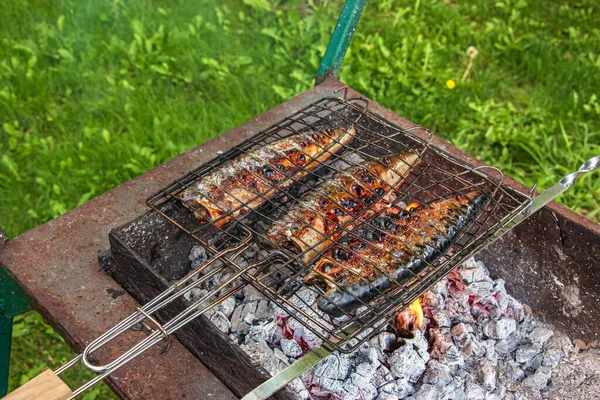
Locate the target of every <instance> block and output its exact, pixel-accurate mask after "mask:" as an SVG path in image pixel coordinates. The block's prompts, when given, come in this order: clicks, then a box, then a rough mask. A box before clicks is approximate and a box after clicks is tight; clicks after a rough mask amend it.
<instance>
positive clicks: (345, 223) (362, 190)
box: [267, 153, 420, 263]
mask: <svg viewBox="0 0 600 400" xmlns="http://www.w3.org/2000/svg"><path fill="white" fill-rule="evenodd" d="M419 162H420V160H419V156H418V155H417V154H412V153H404V154H398V155H390V156H385V157H379V158H377V159H374V160H370V161H365V162H363V163H361V164H359V165H354V166H351V167H349V168H347V169H346V170H344V171H341V172H339V173H337V174H336V175H334V176H333V177H332V178H331V179H329V180H327V181H324V182H323V183H321V184H320V185H319V186H317V187H316V188H314V190H313V191H312V192H310V194H309V195H308V196H306V197H305V198H304V199H303V200H302V201H300V202H299V203H298V204H296V205H295V206H294V207H292V208H291V209H290V210H289V211H288V212H287V213H286V214H285V215H284V216H283V217H282V218H280V219H279V220H277V221H275V222H274V223H273V224H272V225H271V227H270V228H269V230H268V231H267V235H268V236H269V238H270V239H271V241H273V243H275V244H276V245H278V246H281V247H286V248H288V249H290V250H292V251H294V252H296V253H297V254H302V261H303V262H304V263H310V261H312V260H313V259H314V258H315V257H317V256H318V254H320V252H322V251H323V250H325V249H326V248H327V247H329V246H330V245H331V244H332V240H335V239H336V238H338V237H339V236H341V234H342V233H343V231H344V230H349V229H351V228H352V223H353V222H355V221H353V219H354V218H355V217H357V216H358V215H359V214H360V213H361V212H362V211H364V209H365V208H369V210H368V212H365V213H363V214H362V215H361V218H364V217H365V216H368V215H369V214H372V213H373V212H377V211H379V210H381V209H382V208H384V207H386V206H389V205H390V202H391V201H393V198H392V197H393V196H394V193H393V191H392V190H391V189H392V187H393V186H394V185H395V187H397V186H399V185H400V184H402V182H403V180H404V178H405V176H406V174H407V173H408V172H409V171H410V170H411V169H412V168H414V167H415V166H416V165H417V164H418V163H419ZM340 227H343V229H341V228H340Z"/></svg>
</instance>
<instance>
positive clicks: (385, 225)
mask: <svg viewBox="0 0 600 400" xmlns="http://www.w3.org/2000/svg"><path fill="white" fill-rule="evenodd" d="M486 200H487V196H486V195H485V194H483V193H481V192H478V191H475V192H471V193H468V194H465V195H460V196H456V197H453V198H450V199H446V200H438V201H434V202H431V203H430V204H429V205H428V206H427V207H423V206H420V207H417V208H416V209H413V210H411V211H407V210H406V209H404V210H401V209H398V208H397V207H391V208H389V209H387V210H385V211H384V212H383V213H382V214H381V215H380V216H378V217H377V218H372V219H371V220H370V221H363V222H361V223H360V224H359V225H358V226H357V227H356V228H355V229H354V230H353V231H352V232H351V233H349V234H347V235H345V236H343V237H342V238H340V239H339V240H338V241H337V243H336V244H335V245H334V246H333V247H331V248H330V249H329V250H327V252H326V253H325V254H324V255H323V256H322V257H320V258H319V259H318V260H317V261H316V262H315V263H314V265H313V268H312V270H311V272H310V273H308V274H307V275H306V276H305V277H304V280H303V282H304V283H305V284H312V285H315V286H318V287H320V288H321V289H323V292H324V294H323V295H322V296H320V298H319V301H318V307H319V309H321V311H323V312H325V313H327V314H329V315H332V316H334V317H339V316H342V315H344V314H345V313H348V312H351V311H353V310H356V309H357V308H359V307H361V306H362V305H364V304H367V303H368V302H369V301H370V300H372V299H373V298H376V297H378V296H380V295H382V294H384V293H386V292H387V291H388V290H390V289H391V288H393V287H396V286H398V285H404V284H406V283H408V282H410V281H411V280H412V279H414V278H415V277H416V276H417V275H418V274H419V273H420V272H422V271H423V270H424V269H425V268H426V267H427V265H428V263H430V262H432V261H434V260H436V259H437V258H438V257H439V256H441V255H443V254H445V253H446V252H447V251H448V250H449V248H450V246H451V245H452V243H453V242H454V240H456V239H457V238H458V235H459V233H460V232H462V231H463V230H464V229H466V228H468V226H470V225H471V223H472V222H473V221H474V220H475V219H476V218H477V215H478V214H479V212H480V211H481V210H482V209H483V207H484V205H485V203H486Z"/></svg>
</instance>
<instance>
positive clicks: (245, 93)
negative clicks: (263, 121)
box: [0, 0, 600, 398]
mask: <svg viewBox="0 0 600 400" xmlns="http://www.w3.org/2000/svg"><path fill="white" fill-rule="evenodd" d="M340 5H341V1H322V2H321V1H313V0H304V1H299V0H296V1H293V0H291V1H283V0H281V1H277V2H276V1H271V0H244V1H243V2H242V1H217V0H200V1H173V0H171V1H163V2H156V1H148V0H129V1H122V0H113V1H95V2H84V1H73V0H55V1H42V0H32V1H28V2H24V1H16V0H3V1H2V2H1V3H0V7H1V9H2V10H3V17H4V18H3V23H2V24H0V124H2V129H1V130H0V224H2V225H3V226H4V227H5V228H6V230H7V232H8V234H9V235H10V236H16V235H18V234H20V233H21V232H24V231H26V230H28V229H31V228H33V227H35V226H37V225H40V224H41V223H43V222H45V221H48V220H49V219H51V218H53V217H56V216H57V215H60V214H62V213H64V212H66V211H67V210H69V209H71V208H73V207H75V206H77V205H79V204H82V203H84V202H85V201H87V200H89V199H90V198H92V197H94V196H97V195H99V194H101V193H103V192H105V191H107V190H109V189H110V188H112V187H114V186H116V185H118V184H119V183H121V182H124V181H127V180H129V179H131V178H133V177H135V176H137V175H139V174H141V173H143V172H144V171H146V170H148V169H150V168H152V167H153V166H155V165H157V164H159V163H161V162H164V161H166V160H168V159H170V158H172V157H174V156H175V155H177V154H180V153H182V152H184V151H185V150H187V149H189V148H191V147H193V146H196V145H198V144H200V143H202V142H203V141H205V140H207V139H210V138H212V137H214V136H216V135H218V134H220V133H222V132H224V131H226V130H228V129H230V128H232V127H234V126H236V125H238V124H240V123H242V122H244V121H246V120H248V119H250V118H252V117H254V116H256V115H258V114H259V113H261V112H263V111H265V110H267V109H268V108H270V107H273V106H275V105H276V104H278V103H280V102H281V101H283V100H285V99H288V98H290V97H292V96H293V95H295V94H297V93H300V92H302V91H303V90H306V89H308V88H310V87H311V86H312V84H313V79H314V74H315V71H316V70H317V67H318V63H319V61H320V58H321V56H322V54H323V52H324V50H325V47H326V45H327V41H328V39H329V35H330V33H331V31H332V30H333V27H334V24H335V20H336V18H337V15H338V14H339V10H340ZM469 46H474V47H476V49H477V51H478V55H477V56H476V57H475V58H474V59H473V66H472V69H471V70H470V73H469V75H468V77H466V79H465V80H464V81H463V80H462V79H461V78H462V76H463V74H464V73H465V70H466V69H467V65H468V64H469V56H468V55H467V49H468V47H469ZM341 79H342V80H343V81H344V82H346V83H347V84H349V85H350V86H352V87H354V88H356V89H357V90H359V91H361V92H363V93H364V94H366V95H368V96H369V97H371V98H373V99H374V100H376V101H378V102H379V103H381V104H383V105H384V106H386V107H388V108H391V109H392V110H394V111H396V112H397V113H399V114H400V115H403V116H405V117H407V118H408V119H411V120H413V121H414V122H416V123H418V124H421V125H423V126H425V127H428V128H430V129H431V130H432V131H433V132H434V133H436V134H437V135H439V136H442V137H444V138H446V139H448V140H449V141H451V142H452V143H454V144H456V145H457V146H459V147H460V148H462V149H464V150H466V151H467V152H469V153H471V154H473V155H474V156H476V157H478V158H480V159H482V160H483V161H485V162H487V163H489V164H491V165H495V166H497V167H500V168H501V169H502V170H503V171H504V172H506V173H507V174H508V175H510V176H512V177H514V178H516V179H518V180H520V181H521V182H523V183H525V184H526V185H529V186H531V185H533V184H535V183H537V184H538V185H539V187H540V188H541V189H544V188H547V187H549V186H550V185H552V184H553V183H554V182H556V181H557V180H558V179H560V178H561V177H562V176H563V175H565V174H566V173H568V172H570V171H572V170H575V169H577V168H579V166H580V165H581V164H582V163H583V162H584V161H585V160H587V159H588V158H591V157H592V156H595V155H598V154H600V145H599V143H600V99H598V94H599V93H600V4H598V2H597V1H596V0H577V1H569V2H567V1H562V2H559V1H550V0H548V1H544V2H539V1H533V0H518V1H509V0H505V1H495V2H494V1H483V0H476V1H453V0H451V5H448V4H447V2H446V1H443V0H429V1H425V0H412V1H408V0H399V1H391V0H380V1H372V2H370V4H368V5H367V8H366V11H365V14H364V16H363V18H362V21H361V23H360V25H359V28H358V30H357V32H356V36H355V38H354V41H353V42H352V45H351V48H350V51H349V53H348V56H347V59H346V61H345V63H344V66H343V68H342V72H341ZM448 80H453V81H454V82H455V83H456V84H457V86H456V88H454V89H449V88H448V87H447V85H446V83H447V81H448ZM559 201H560V202H562V203H563V204H565V205H566V206H568V207H570V208H572V209H574V210H575V211H577V212H580V213H583V214H584V215H586V216H588V217H589V218H591V219H593V220H595V221H598V220H600V211H599V210H600V207H599V205H600V174H598V173H596V174H593V175H589V176H585V177H582V178H581V179H580V181H579V182H578V184H577V186H576V187H575V188H574V189H572V190H571V191H569V192H568V193H567V194H565V195H563V196H562V197H561V198H559ZM18 324H20V325H19V328H18V329H15V332H16V334H15V338H14V348H15V351H14V352H13V355H12V359H13V364H12V373H11V387H13V388H14V387H16V386H18V385H19V384H20V383H22V382H23V381H25V380H26V379H28V377H30V376H32V374H33V373H34V372H35V371H37V370H39V369H40V368H41V366H42V365H48V366H55V365H58V364H60V363H62V362H64V361H65V360H66V359H67V358H69V357H70V356H71V354H70V353H69V350H68V348H67V347H66V345H65V344H64V343H63V342H62V341H61V340H60V339H59V338H58V336H57V335H56V334H54V333H52V331H51V329H49V328H47V327H46V326H45V325H44V324H43V323H42V322H41V320H40V318H39V317H38V316H36V315H35V314H28V315H27V316H25V317H23V318H22V319H20V320H19V321H18ZM52 360H54V361H52ZM86 378H89V375H87V374H86V373H84V372H78V373H75V374H72V376H71V377H70V378H69V379H70V383H72V384H73V385H76V384H78V383H81V382H82V381H84V380H85V379H86ZM94 396H98V397H99V398H107V396H108V394H107V389H105V388H103V389H99V390H96V391H95V392H91V394H90V395H89V397H90V398H93V397H94Z"/></svg>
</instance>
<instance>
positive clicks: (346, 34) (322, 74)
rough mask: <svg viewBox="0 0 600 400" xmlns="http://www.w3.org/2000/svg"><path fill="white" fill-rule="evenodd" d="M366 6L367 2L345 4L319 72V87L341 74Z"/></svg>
mask: <svg viewBox="0 0 600 400" xmlns="http://www.w3.org/2000/svg"><path fill="white" fill-rule="evenodd" d="M366 4H367V0H346V2H345V3H344V8H342V12H341V14H340V17H339V18H338V21H337V25H336V26H335V29H334V31H333V35H331V39H330V40H329V45H327V50H326V51H325V55H324V56H323V59H322V60H321V65H320V66H319V71H318V72H317V79H316V84H317V85H319V84H321V83H323V81H324V80H325V78H327V77H328V76H336V75H337V74H338V73H339V72H340V68H341V66H342V62H343V61H344V56H345V55H346V51H347V50H348V46H350V42H351V41H352V37H353V36H354V32H355V31H356V27H357V25H358V22H359V21H360V17H361V15H362V13H363V10H364V8H365V5H366Z"/></svg>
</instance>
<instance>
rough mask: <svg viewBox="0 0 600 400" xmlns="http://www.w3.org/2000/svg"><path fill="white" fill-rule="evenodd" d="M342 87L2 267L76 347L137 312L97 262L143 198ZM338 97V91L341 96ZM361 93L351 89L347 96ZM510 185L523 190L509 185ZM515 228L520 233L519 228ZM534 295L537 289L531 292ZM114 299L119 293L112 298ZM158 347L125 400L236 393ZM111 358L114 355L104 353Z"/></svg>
mask: <svg viewBox="0 0 600 400" xmlns="http://www.w3.org/2000/svg"><path fill="white" fill-rule="evenodd" d="M343 87H344V85H343V84H342V83H340V82H338V81H337V80H335V79H329V80H327V81H325V82H324V83H323V84H322V85H319V86H317V87H315V88H313V89H311V90H309V91H307V92H305V93H303V94H301V95H299V96H298V97H296V98H294V99H291V100H289V101H287V102H285V103H283V104H280V105H279V106H277V107H275V108H274V109H272V110H269V111H268V112H266V113H264V114H262V115H260V116H258V117H257V118H255V119H252V120H250V121H248V122H247V123H245V124H243V125H241V126H239V127H237V128H235V129H233V130H231V131H229V132H227V133H225V134H223V135H221V136H219V137H217V138H215V139H213V140H210V141H208V142H206V143H204V144H202V145H201V146H198V147H196V148H194V149H192V150H190V151H188V152H186V153H184V154H182V155H180V156H178V157H176V158H174V159H172V160H170V161H168V162H166V163H164V164H162V165H160V166H158V167H156V168H154V169H152V170H151V171H149V172H147V173H145V174H144V175H141V176H139V177H137V178H135V179H133V180H131V181H129V182H127V183H124V184H122V185H120V186H118V187H116V188H114V189H113V190H111V191H109V192H107V193H105V194H103V195H101V196H98V197H97V198H95V199H93V200H90V201H89V202H87V203H86V204H84V205H82V206H80V207H77V208H75V209H73V210H71V211H70V212H68V213H67V214H65V215H63V216H61V217H58V218H56V219H54V220H52V221H50V222H48V223H46V224H44V225H42V226H40V227H38V228H35V229H33V230H31V231H29V232H27V233H25V234H23V235H21V236H19V237H17V238H15V239H14V240H12V241H10V242H9V243H8V244H6V245H4V246H2V247H0V263H2V264H3V265H5V266H6V268H7V269H8V270H9V271H10V273H11V274H12V275H13V276H14V277H15V279H16V280H17V281H18V282H19V283H20V284H21V285H23V287H24V288H25V291H26V292H27V294H28V295H29V296H30V297H31V298H32V300H33V302H34V304H35V305H36V306H37V308H38V309H39V310H40V312H41V313H42V314H43V315H44V317H45V318H47V320H48V321H49V322H50V323H51V324H52V325H53V326H54V327H56V328H57V329H58V330H59V331H60V332H61V333H62V334H63V335H64V336H65V338H66V339H67V341H68V342H69V343H70V344H71V345H72V346H73V347H74V348H76V349H79V350H80V349H82V348H83V347H84V346H85V344H87V343H89V342H90V341H91V340H92V339H94V338H95V337H97V336H98V335H100V334H101V333H102V332H104V331H105V330H107V329H108V328H109V327H111V326H112V325H113V324H115V323H116V322H118V321H119V320H121V319H122V318H124V317H125V316H127V315H128V314H129V313H130V312H131V311H132V310H133V309H134V307H135V306H136V303H135V302H134V301H133V299H132V298H131V297H130V296H129V295H127V294H126V295H122V296H120V297H117V298H113V296H112V294H111V293H109V292H110V291H111V290H114V289H116V290H120V289H121V288H120V287H119V286H118V285H117V284H116V283H115V282H114V281H113V280H112V279H110V278H109V277H108V276H107V275H106V274H105V273H104V272H103V271H101V270H100V268H99V265H98V261H97V256H98V253H99V252H100V251H102V250H105V249H106V248H108V239H107V235H108V232H109V230H110V229H112V228H115V227H117V226H119V225H122V224H124V223H126V222H128V221H130V220H131V219H133V218H135V217H136V216H138V215H140V214H141V213H143V212H145V211H146V210H147V208H146V206H145V204H144V200H145V198H146V197H147V196H148V195H149V194H151V193H152V192H154V191H156V190H157V189H159V188H160V187H163V186H165V185H166V184H168V183H169V182H171V181H173V180H174V179H175V178H177V177H179V176H181V175H183V174H184V173H186V172H187V171H189V170H191V169H192V168H194V167H196V166H198V165H200V164H202V163H204V162H206V161H208V160H209V159H210V158H212V157H213V156H214V155H215V154H216V152H217V151H220V150H226V149H228V148H229V147H230V146H231V145H233V144H237V143H240V142H241V141H243V140H244V139H246V138H248V137H250V136H251V135H253V134H255V133H257V132H258V131H260V130H262V129H263V128H265V127H267V126H269V125H271V124H272V123H274V122H276V121H278V120H279V119H280V118H281V116H282V115H289V114H291V113H293V112H295V111H297V110H298V109H300V108H302V107H304V106H306V105H308V104H310V103H312V102H314V101H315V100H316V99H319V98H322V97H324V96H332V95H335V96H342V95H343V94H344V91H343V90H342V91H339V89H341V88H343ZM336 91H337V92H336ZM356 95H358V93H356V92H354V91H353V90H351V89H348V96H349V97H352V96H356ZM372 104H373V106H372V109H373V110H374V111H375V112H376V113H377V114H379V115H381V116H383V117H384V118H386V119H389V120H390V121H392V122H394V123H396V124H397V125H399V126H401V127H404V128H408V127H414V126H416V125H415V124H413V123H412V122H410V121H407V120H406V119H403V118H401V117H399V116H398V115H396V114H394V113H392V112H391V111H389V110H387V109H385V108H384V107H381V106H378V105H376V104H374V103H372ZM434 143H435V144H436V145H437V146H440V147H442V148H444V149H446V150H447V151H448V152H450V153H452V154H454V155H456V156H458V157H459V158H461V159H463V160H465V161H466V162H468V163H470V164H472V165H481V164H482V163H480V162H479V161H478V160H476V159H475V158H473V157H471V156H469V155H467V154H466V153H464V152H462V151H460V150H458V149H457V148H455V147H454V146H452V145H450V144H449V143H447V142H445V141H443V140H442V139H439V138H435V139H434ZM508 184H509V185H511V186H513V187H515V188H516V189H519V190H522V191H524V189H526V188H525V187H524V186H523V185H520V184H518V183H516V182H514V181H512V180H508ZM546 209H547V210H550V211H552V213H553V214H554V215H556V216H557V218H559V219H560V220H569V221H572V222H573V224H574V225H576V227H575V228H574V229H575V231H577V229H584V230H588V231H589V232H592V233H593V235H596V237H598V235H600V227H599V226H598V225H596V224H594V223H592V222H591V221H588V220H586V219H585V218H583V217H581V216H578V215H577V214H575V213H573V212H571V211H569V210H567V209H565V208H564V207H561V206H559V205H557V204H555V203H552V204H551V205H550V206H548V207H547V208H546ZM517 229H520V227H519V228H517ZM532 289H533V288H532ZM113 293H114V292H113ZM137 335H138V334H137V333H131V334H129V335H127V336H128V337H124V338H122V339H120V340H119V344H121V345H123V344H125V343H126V342H129V341H130V340H133V339H134V338H135V337H137ZM159 350H160V349H153V350H151V351H150V352H148V353H147V354H146V355H144V356H142V358H140V359H139V360H137V361H134V362H133V363H131V364H130V365H129V366H128V367H125V368H124V369H123V370H121V371H119V372H118V373H116V374H114V376H113V377H112V378H111V379H110V380H109V384H110V386H111V387H112V388H113V389H114V390H115V391H116V392H117V393H118V394H119V395H120V396H121V397H123V398H127V399H176V398H177V399H178V398H208V395H209V394H210V398H214V399H229V398H233V395H232V394H231V393H230V392H229V391H228V390H227V389H226V388H225V387H224V386H223V385H222V384H221V383H220V382H219V381H218V380H217V379H216V378H215V377H214V376H213V375H212V374H211V373H210V372H209V371H207V370H206V368H205V367H203V365H202V364H201V363H200V362H199V361H197V360H196V359H195V358H194V357H193V356H192V355H191V354H190V353H189V352H188V351H187V350H185V349H184V348H183V347H182V346H181V345H179V344H178V343H174V344H173V346H172V347H171V349H170V351H169V352H168V353H167V355H166V356H163V355H160V354H159ZM107 356H108V357H110V354H108V355H107Z"/></svg>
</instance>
